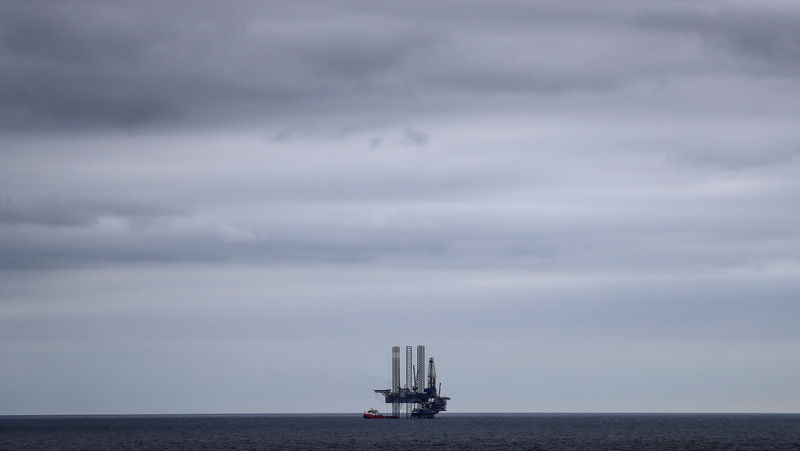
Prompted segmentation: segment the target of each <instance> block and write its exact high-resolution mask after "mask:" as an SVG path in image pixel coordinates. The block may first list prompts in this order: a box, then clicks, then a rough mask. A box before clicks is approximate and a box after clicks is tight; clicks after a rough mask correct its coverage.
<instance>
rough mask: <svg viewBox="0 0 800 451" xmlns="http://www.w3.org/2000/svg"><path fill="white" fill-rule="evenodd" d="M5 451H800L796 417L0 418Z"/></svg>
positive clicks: (0, 439) (799, 425)
mask: <svg viewBox="0 0 800 451" xmlns="http://www.w3.org/2000/svg"><path fill="white" fill-rule="evenodd" d="M0 449H2V450H27V449H36V450H38V449H44V450H117V449H130V450H171V449H177V450H261V449H287V450H289V449H302V450H314V449H326V450H328V449H342V450H385V449H390V450H412V449H413V450H425V449H436V450H472V449H476V450H501V449H502V450H507V449H531V450H558V449H570V450H572V449H581V450H583V449H585V450H683V449H690V450H708V449H735V450H740V449H741V450H793V449H796V450H800V414H614V413H608V414H594V413H591V414H589V413H586V414H583V413H581V414H571V413H570V414H568V413H557V414H551V413H535V414H458V413H446V414H441V415H440V416H439V417H437V418H435V419H433V420H411V419H394V420H365V419H362V418H361V414H325V415H317V414H307V415H306V414H302V415H97V416H0Z"/></svg>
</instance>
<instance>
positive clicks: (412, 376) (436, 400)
mask: <svg viewBox="0 0 800 451" xmlns="http://www.w3.org/2000/svg"><path fill="white" fill-rule="evenodd" d="M441 392H442V384H441V383H440V384H439V386H438V390H437V386H436V366H434V364H433V357H431V358H430V359H429V360H428V377H427V380H426V378H425V346H421V345H420V346H417V364H416V366H414V355H413V352H412V348H411V346H406V383H405V384H404V385H403V386H402V387H401V386H400V346H393V347H392V387H391V388H388V389H381V390H375V393H379V394H381V395H383V397H384V398H385V400H386V403H387V404H391V405H392V417H394V418H400V406H401V405H402V404H405V411H406V412H405V416H406V418H433V417H434V415H436V414H437V413H439V412H442V411H445V410H447V400H449V399H450V398H448V397H446V396H441Z"/></svg>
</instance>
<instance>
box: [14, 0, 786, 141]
mask: <svg viewBox="0 0 800 451" xmlns="http://www.w3.org/2000/svg"><path fill="white" fill-rule="evenodd" d="M615 7H617V9H615ZM5 9H6V11H5V13H4V14H3V15H2V18H0V20H2V21H3V27H2V29H3V33H2V35H1V36H0V39H2V42H1V44H0V49H2V50H0V51H2V52H3V61H4V62H5V63H4V67H3V73H4V75H3V83H2V91H0V97H1V98H2V99H3V105H4V107H3V109H2V112H0V119H2V124H3V126H4V128H6V129H20V128H22V129H30V128H31V127H34V128H36V129H41V128H53V127H56V128H62V127H68V128H74V127H87V126H88V127H104V126H114V127H126V128H130V127H141V126H145V125H147V126H155V125H156V124H163V123H165V122H166V123H178V124H184V125H192V124H193V125H194V126H199V125H202V126H214V124H216V125H217V126H219V125H220V124H224V125H231V124H233V123H242V122H247V123H249V124H250V125H252V124H254V123H258V122H259V121H265V120H266V121H274V120H276V118H281V120H287V119H288V118H293V119H292V122H294V121H304V120H305V121H307V120H308V119H309V118H313V119H312V121H314V122H316V121H319V120H320V118H321V117H324V116H328V115H330V113H331V111H341V110H342V109H344V108H346V109H347V110H348V112H347V114H348V115H351V116H354V117H359V116H362V117H363V116H364V115H371V114H372V113H373V112H374V111H378V110H380V111H382V112H383V114H384V115H387V116H388V117H395V118H397V116H398V115H399V116H400V117H404V116H409V115H412V114H413V113H412V112H413V111H415V110H420V109H430V108H434V109H442V108H445V109H454V108H458V109H461V108H464V107H465V106H467V105H471V106H472V107H473V108H475V107H476V106H477V107H478V108H484V109H490V110H493V109H496V108H498V106H497V104H496V103H495V102H493V101H492V99H491V98H486V97H487V96H494V95H498V94H502V93H507V94H511V95H523V96H534V99H535V97H536V96H538V95H548V94H551V93H554V92H572V91H578V92H584V91H585V92H605V91H615V90H619V89H621V88H624V87H625V86H629V85H632V84H636V83H642V82H657V81H659V80H664V79H669V80H680V79H681V78H682V77H687V76H693V75H697V74H714V75H717V74H720V73H723V74H730V75H731V76H734V77H739V76H742V75H743V73H742V72H740V71H739V68H740V67H742V65H746V64H750V63H749V62H752V61H753V60H757V61H760V63H759V64H758V65H757V66H752V70H753V71H756V72H766V73H775V74H783V75H791V74H794V73H795V72H796V71H794V69H793V68H794V67H795V65H796V60H797V58H795V57H796V56H797V55H795V53H796V50H797V46H796V44H794V43H796V42H797V41H798V40H797V39H793V38H794V37H796V36H795V34H796V31H795V30H797V29H798V27H795V26H793V25H795V24H793V23H792V19H791V15H786V14H782V11H783V10H782V9H780V8H775V9H772V10H770V9H766V8H765V9H764V10H763V11H753V8H751V7H748V6H747V5H744V4H739V5H737V4H730V5H728V6H726V7H718V6H716V5H715V4H714V3H700V4H699V5H698V4H694V3H692V4H681V5H675V4H664V3H652V4H640V3H638V2H637V3H632V4H629V3H626V2H620V3H617V4H611V5H607V6H604V7H603V8H592V7H589V6H588V5H581V6H580V7H578V6H577V5H565V4H563V3H547V2H546V3H541V4H537V5H519V4H514V3H508V4H506V5H493V7H492V8H485V7H484V6H483V5H479V4H476V5H473V7H467V6H466V5H463V4H461V3H459V4H448V3H442V4H439V5H434V6H432V5H427V4H423V3H421V4H418V5H416V6H415V5H408V4H407V5H403V6H402V7H400V6H399V5H394V6H392V5H382V6H377V5H371V6H369V7H365V5H363V4H358V3H355V4H349V3H341V4H337V5H335V6H334V5H320V4H317V3H314V4H304V3H297V4H293V5H291V6H288V5H280V4H270V3H266V4H263V3H247V2H240V3H234V4H232V5H230V6H229V7H226V8H220V7H219V6H218V5H216V4H214V3H207V4H197V3H191V4H188V3H181V2H175V3H171V4H170V5H168V6H165V5H156V4H150V3H147V2H144V3H137V4H132V5H125V6H124V7H121V6H118V5H113V4H105V3H81V4H72V5H58V4H54V5H49V7H48V8H40V7H39V6H38V5H36V4H30V3H24V2H20V3H12V4H10V5H8V6H7V8H5ZM628 11H630V12H628ZM501 24H502V25H501ZM467 30H468V32H467ZM718 53H719V54H718ZM534 99H526V98H525V97H523V98H522V99H519V98H518V99H516V100H514V99H507V98H503V99H501V100H502V103H501V105H503V106H504V107H507V106H510V105H513V104H514V103H519V102H521V103H522V105H526V104H528V105H529V104H530V103H531V102H537V100H534Z"/></svg>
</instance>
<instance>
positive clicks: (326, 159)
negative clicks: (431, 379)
mask: <svg viewBox="0 0 800 451" xmlns="http://www.w3.org/2000/svg"><path fill="white" fill-rule="evenodd" d="M798 99H800V4H798V3H797V2H796V1H793V0H791V1H790V0H786V1H758V2H753V1H740V2H724V1H713V2H712V1H663V2H661V1H651V2H644V1H605V2H592V1H586V2H577V1H575V2H570V1H563V0H559V1H552V2H548V1H539V2H523V1H506V2H485V1H475V2H470V1H438V2H431V1H427V0H426V1H418V2H417V1H402V2H346V1H339V2H332V1H319V2H314V1H292V2H263V1H253V2H233V3H231V2H216V1H208V2H205V3H204V2H195V1H192V2H179V1H170V2H163V1H136V2H83V1H74V2H45V1H41V2H29V1H6V2H3V3H2V5H0V161H2V164H0V361H1V362H2V366H1V367H0V414H50V413H212V412H214V413H225V412H252V413H258V412H360V411H362V410H363V409H366V408H368V407H370V406H375V407H381V408H385V405H384V404H383V403H382V399H380V398H376V396H375V395H374V394H373V392H372V390H373V389H375V388H388V387H389V385H390V381H391V366H390V358H391V354H390V350H391V346H393V345H400V346H404V345H406V344H409V345H416V344H425V345H427V350H428V355H433V356H435V357H436V359H437V360H436V361H437V369H438V372H439V376H440V381H441V382H443V390H444V394H445V395H448V396H451V397H452V398H453V399H452V401H451V402H450V405H449V407H450V409H449V410H450V411H452V412H470V411H473V412H474V411H531V412H552V411H559V412H565V411H568V412H575V411H651V412H653V411H664V412H797V411H798V409H799V407H798V406H800V384H798V383H797V381H798V376H800V352H798V349H800V327H798V320H800V295H798V293H800V177H798V174H800V127H799V126H798V123H799V122H800V101H798Z"/></svg>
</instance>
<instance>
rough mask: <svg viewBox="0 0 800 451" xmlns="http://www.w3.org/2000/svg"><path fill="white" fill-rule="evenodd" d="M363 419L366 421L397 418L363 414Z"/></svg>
mask: <svg viewBox="0 0 800 451" xmlns="http://www.w3.org/2000/svg"><path fill="white" fill-rule="evenodd" d="M364 418H366V419H368V420H394V419H396V418H397V417H394V416H391V415H381V414H377V415H376V414H373V413H365V414H364Z"/></svg>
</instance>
